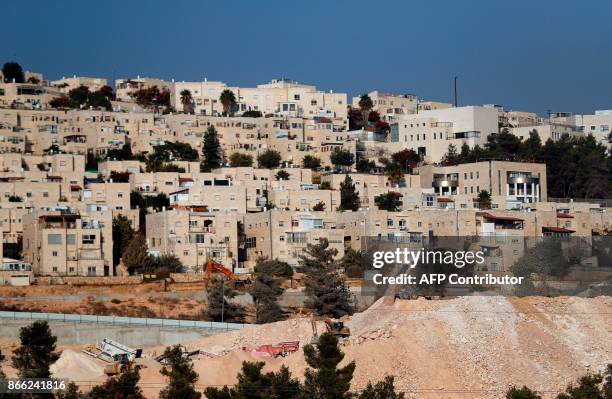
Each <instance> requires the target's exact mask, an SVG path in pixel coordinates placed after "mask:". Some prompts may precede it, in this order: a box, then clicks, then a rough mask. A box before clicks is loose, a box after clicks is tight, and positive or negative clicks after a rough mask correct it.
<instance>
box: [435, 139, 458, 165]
mask: <svg viewBox="0 0 612 399" xmlns="http://www.w3.org/2000/svg"><path fill="white" fill-rule="evenodd" d="M440 163H441V164H442V165H443V166H453V165H457V164H458V163H459V155H458V154H457V147H456V146H455V145H454V144H449V145H448V150H447V151H446V154H444V155H443V156H442V160H441V162H440Z"/></svg>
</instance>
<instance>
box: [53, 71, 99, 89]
mask: <svg viewBox="0 0 612 399" xmlns="http://www.w3.org/2000/svg"><path fill="white" fill-rule="evenodd" d="M50 84H51V86H54V87H57V88H58V89H59V91H60V92H62V93H68V92H69V91H70V90H72V89H76V88H77V87H81V86H85V87H87V88H88V89H89V91H98V90H100V89H101V88H102V87H104V86H108V82H107V80H106V79H104V78H89V77H85V76H76V75H74V76H72V77H70V78H67V77H62V78H61V79H58V80H52V81H51V82H50Z"/></svg>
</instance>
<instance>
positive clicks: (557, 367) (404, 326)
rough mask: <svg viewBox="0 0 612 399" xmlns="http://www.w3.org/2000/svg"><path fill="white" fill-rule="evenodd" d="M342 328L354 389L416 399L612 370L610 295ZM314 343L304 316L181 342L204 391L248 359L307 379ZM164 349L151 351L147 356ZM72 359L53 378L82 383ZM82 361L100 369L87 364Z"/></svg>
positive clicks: (493, 305)
mask: <svg viewBox="0 0 612 399" xmlns="http://www.w3.org/2000/svg"><path fill="white" fill-rule="evenodd" d="M345 325H346V326H347V327H349V328H350V329H351V335H350V337H349V338H348V339H346V340H344V346H343V348H342V350H343V351H344V353H345V359H344V362H345V363H346V362H349V361H355V362H356V364H357V368H356V371H355V375H354V378H353V385H352V388H353V389H360V388H363V387H365V385H366V384H367V382H368V381H378V380H381V379H382V378H384V377H385V375H394V376H395V383H396V387H397V388H398V389H399V390H401V391H404V392H406V393H407V397H409V398H414V397H418V398H436V399H439V398H454V397H459V396H460V395H461V397H464V396H465V397H467V396H466V395H468V396H469V397H470V398H483V399H484V398H487V399H489V398H503V397H504V396H505V392H506V390H507V389H508V388H509V387H510V386H512V385H520V386H522V385H527V386H529V387H531V388H532V389H535V390H538V391H540V392H542V396H543V397H545V398H552V397H555V395H554V394H553V392H556V393H558V392H559V391H560V390H562V389H563V388H564V387H565V386H566V385H567V384H568V383H570V382H572V381H575V380H576V378H578V377H579V376H581V375H583V374H585V373H586V372H596V371H600V370H602V368H603V367H605V365H606V364H607V363H610V362H612V339H611V338H612V298H610V297H598V298H564V297H561V298H539V297H530V298H505V297H486V296H481V297H462V298H455V299H449V300H425V299H417V300H396V301H393V300H391V301H389V300H388V298H387V299H381V300H380V301H378V302H376V303H375V304H374V305H373V306H372V307H370V308H369V309H368V310H366V311H365V312H362V313H359V314H356V315H354V316H352V317H351V319H350V320H347V321H346V323H345ZM322 331H324V330H319V333H321V332H322ZM312 338H313V332H312V325H311V319H310V318H307V317H301V318H296V319H291V320H286V321H282V322H277V323H271V324H266V325H261V326H253V327H251V328H246V329H244V330H240V331H232V332H227V333H222V334H216V335H212V336H207V337H204V338H202V339H199V340H197V341H193V342H187V343H183V344H184V345H185V347H186V348H188V349H189V350H198V351H199V355H198V356H195V357H194V358H193V359H192V360H193V363H194V368H195V369H196V371H198V373H199V374H200V379H199V382H198V383H199V384H202V385H223V384H228V385H232V384H234V383H235V382H236V374H237V373H238V372H239V371H240V368H241V366H242V362H244V361H264V362H265V363H266V366H265V368H264V370H265V371H272V370H278V369H279V368H280V367H281V365H286V366H287V367H289V369H290V370H291V372H292V373H293V374H294V375H295V376H297V377H300V378H301V377H302V376H303V373H304V370H305V368H306V367H307V365H306V362H305V360H304V356H303V352H302V351H301V348H302V347H303V346H304V345H306V344H309V343H310V342H311V340H312ZM285 341H299V346H300V349H299V350H298V351H297V352H295V353H290V354H288V355H286V357H263V358H255V357H253V355H252V353H248V352H245V351H244V350H242V348H244V347H247V348H257V347H259V346H261V345H269V344H276V343H280V342H285ZM162 350H163V348H145V352H146V353H155V352H160V351H162ZM77 355H80V354H78V353H77ZM72 357H74V355H73V354H70V353H69V352H68V353H67V354H63V355H62V359H60V361H58V363H56V365H55V366H54V367H56V369H54V375H56V373H57V372H56V371H55V370H57V369H62V368H64V369H66V367H65V365H66V364H67V363H74V364H75V365H74V366H73V367H68V368H67V369H69V372H68V371H67V372H62V373H57V375H58V376H62V377H65V378H71V379H75V380H78V379H81V378H83V375H81V374H80V373H82V372H83V370H87V365H82V364H81V363H79V362H82V361H83V360H84V359H82V356H78V357H79V358H78V359H76V360H70V359H71V358H72ZM69 360H70V361H69ZM85 360H87V361H95V359H91V358H89V359H87V356H85ZM149 360H151V359H142V360H140V361H141V362H147V368H146V369H144V370H143V371H142V382H143V388H144V387H146V389H145V392H146V394H147V397H149V396H151V397H156V394H157V391H156V390H158V389H157V388H156V387H157V385H159V383H160V382H161V381H162V380H163V379H160V375H159V369H160V368H161V366H160V365H159V364H157V363H156V362H154V361H149ZM58 364H59V365H58ZM62 364H63V365H64V366H62V367H60V366H61V365H62ZM72 372H73V373H75V374H74V375H71V374H70V373H72ZM99 372H100V370H95V372H94V374H96V373H99ZM87 373H88V379H89V380H91V376H89V372H87ZM75 375H76V378H75ZM152 383H156V384H157V385H155V387H153V385H152Z"/></svg>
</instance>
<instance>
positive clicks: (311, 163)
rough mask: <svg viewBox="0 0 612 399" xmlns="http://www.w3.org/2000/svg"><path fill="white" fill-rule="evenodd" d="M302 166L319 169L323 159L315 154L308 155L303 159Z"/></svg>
mask: <svg viewBox="0 0 612 399" xmlns="http://www.w3.org/2000/svg"><path fill="white" fill-rule="evenodd" d="M302 167H303V168H304V169H312V170H317V169H319V168H320V167H321V160H320V159H319V158H317V157H315V156H314V155H306V156H305V157H304V158H303V159H302Z"/></svg>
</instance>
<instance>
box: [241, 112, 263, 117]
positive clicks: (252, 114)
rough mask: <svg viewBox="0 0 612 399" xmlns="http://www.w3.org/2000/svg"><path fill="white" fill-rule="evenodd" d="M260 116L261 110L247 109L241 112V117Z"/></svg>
mask: <svg viewBox="0 0 612 399" xmlns="http://www.w3.org/2000/svg"><path fill="white" fill-rule="evenodd" d="M262 116H263V114H262V113H261V111H257V110H248V111H244V112H243V113H242V117H243V118H261V117H262Z"/></svg>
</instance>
